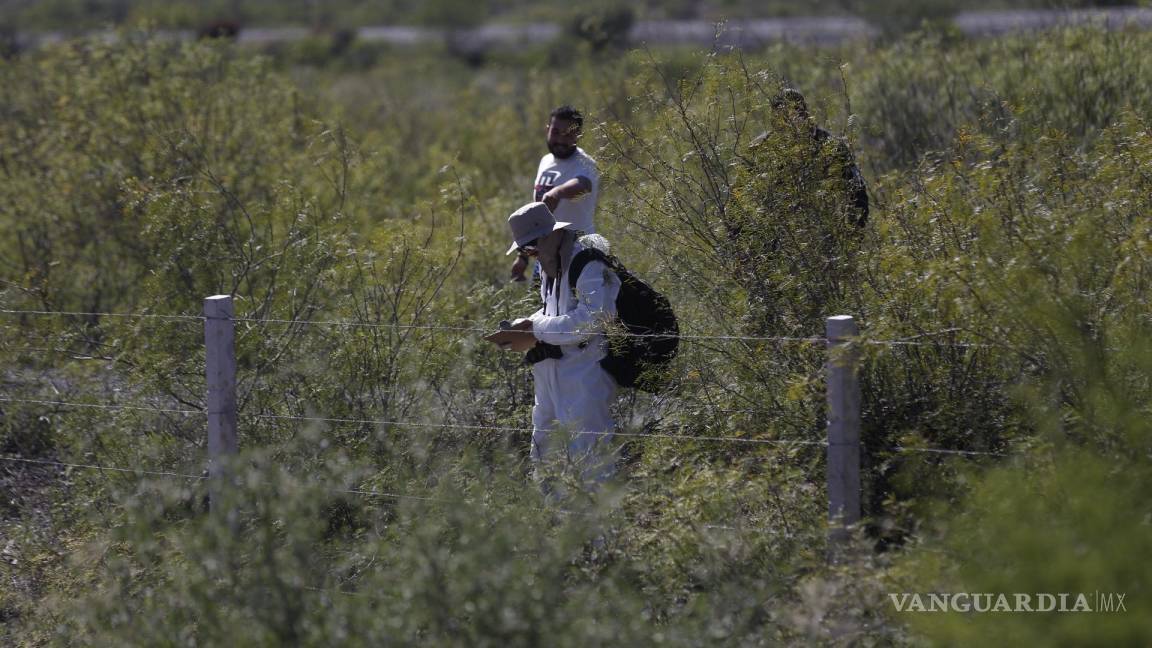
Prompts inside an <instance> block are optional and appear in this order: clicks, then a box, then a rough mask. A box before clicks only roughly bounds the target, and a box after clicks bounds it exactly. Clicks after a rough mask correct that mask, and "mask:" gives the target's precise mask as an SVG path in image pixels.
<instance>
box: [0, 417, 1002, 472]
mask: <svg viewBox="0 0 1152 648" xmlns="http://www.w3.org/2000/svg"><path fill="white" fill-rule="evenodd" d="M0 402H5V403H24V404H33V405H59V406H62V407H82V408H95V409H102V410H133V411H143V412H157V413H171V414H199V415H205V414H207V412H205V411H203V410H177V409H165V408H157V407H138V406H132V405H108V404H98V403H73V402H68V401H52V400H39V399H23V398H4V397H0ZM749 411H753V410H749ZM252 416H253V418H258V419H268V420H281V421H298V422H315V423H354V424H372V425H395V426H398V427H423V428H438V429H462V430H478V431H491V432H531V431H532V430H533V428H530V427H514V426H500V425H473V424H466V423H420V422H417V421H397V420H386V419H354V418H331V417H320V416H288V415H278V414H255V415H252ZM557 431H558V432H563V430H557ZM569 434H573V435H576V434H592V435H596V436H620V437H638V438H656V439H669V440H676V441H706V442H713V443H747V444H763V445H802V446H819V447H828V442H827V441H811V440H805V439H748V438H742V437H720V436H694V435H687V434H661V433H658V432H620V431H613V432H603V431H591V430H580V431H576V430H574V431H570V432H569ZM849 445H852V444H849ZM860 446H861V448H866V449H869V450H872V451H888V452H907V453H930V454H951V455H969V456H992V457H1006V456H1008V455H1007V454H1006V453H1003V452H991V451H982V450H952V449H948V448H916V447H906V446H891V447H869V446H866V445H865V444H860ZM365 494H368V493H365Z"/></svg>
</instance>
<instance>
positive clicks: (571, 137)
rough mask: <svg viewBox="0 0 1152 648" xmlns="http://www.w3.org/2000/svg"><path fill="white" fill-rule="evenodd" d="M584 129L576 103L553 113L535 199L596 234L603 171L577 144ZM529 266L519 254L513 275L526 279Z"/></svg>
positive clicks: (573, 226)
mask: <svg viewBox="0 0 1152 648" xmlns="http://www.w3.org/2000/svg"><path fill="white" fill-rule="evenodd" d="M583 131H584V116H583V115H582V114H580V111H579V110H576V109H575V108H573V107H572V106H560V107H559V108H556V109H555V110H553V111H552V114H551V115H549V117H548V130H547V140H546V142H547V144H548V153H547V155H545V156H544V157H542V158H540V164H539V165H538V166H537V167H536V180H535V182H534V183H533V185H532V200H533V201H539V202H542V203H544V204H545V205H548V209H550V210H552V214H553V216H555V217H556V220H558V221H562V222H565V223H571V226H570V228H571V229H573V230H575V231H577V232H583V233H585V234H594V233H595V232H596V223H595V221H594V217H595V215H596V200H597V198H598V197H599V193H600V171H599V170H598V169H597V168H596V160H594V159H592V157H591V156H590V155H588V154H587V153H586V152H585V151H584V149H582V148H580V147H579V146H577V142H579V141H580V136H581V134H582V133H583ZM527 267H528V257H526V256H524V255H518V256H517V258H516V262H515V263H513V264H512V278H513V279H514V280H516V281H522V280H524V279H526V276H525V274H524V273H525V270H526V269H527Z"/></svg>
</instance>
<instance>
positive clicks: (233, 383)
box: [0, 295, 1006, 546]
mask: <svg viewBox="0 0 1152 648" xmlns="http://www.w3.org/2000/svg"><path fill="white" fill-rule="evenodd" d="M0 314H7V315H19V316H22V317H29V316H34V317H35V316H43V317H87V318H100V317H107V318H123V319H155V320H162V321H184V322H189V323H197V324H201V323H202V324H203V326H204V347H205V377H206V386H207V389H206V401H205V404H206V406H205V407H204V408H203V409H188V408H184V409H181V408H170V407H158V406H141V405H133V404H122V403H87V402H75V401H70V400H59V399H37V398H11V397H4V396H0V403H12V404H25V405H41V406H53V407H65V408H87V409H95V410H105V411H137V412H153V413H158V414H167V415H181V416H185V417H189V416H203V417H205V418H206V428H207V457H206V464H207V469H206V470H205V471H204V474H201V475H195V474H189V473H179V472H173V471H165V470H158V469H151V468H126V467H122V466H109V465H102V464H97V463H81V462H63V461H50V460H44V459H36V458H28V457H22V456H16V455H10V454H6V455H0V461H6V462H11V463H23V464H27V465H41V466H53V467H57V468H67V469H72V470H88V471H98V472H109V473H118V474H136V475H140V476H151V477H163V478H170V479H183V480H197V481H206V482H207V486H208V491H209V507H210V508H213V506H214V503H215V502H218V501H220V499H221V493H220V491H219V489H220V488H222V487H223V486H224V484H226V483H227V482H226V480H225V479H224V477H225V476H226V475H225V473H224V465H225V464H226V458H227V457H228V456H230V455H233V454H235V453H236V452H237V451H238V449H239V448H238V435H237V432H238V430H237V420H238V412H237V396H236V389H237V384H238V381H237V365H236V356H235V339H236V338H235V328H236V325H237V324H238V323H239V324H290V325H294V326H323V327H341V328H377V329H380V328H389V329H397V330H429V331H442V332H453V333H466V334H471V333H490V332H491V331H490V330H489V329H487V328H483V327H481V326H479V325H476V324H474V323H471V322H468V323H462V324H456V325H439V324H401V323H370V322H354V321H339V320H289V319H275V318H249V317H236V316H235V313H234V311H233V302H232V298H231V297H230V296H227V295H217V296H213V297H209V298H206V299H205V300H204V310H203V314H200V315H194V314H177V315H170V314H156V313H104V312H80V311H50V310H13V309H0ZM952 332H954V331H941V332H933V333H925V334H922V335H917V336H912V337H908V338H901V339H896V340H870V339H866V338H861V337H860V334H859V329H858V327H857V324H856V321H855V320H854V318H852V317H850V316H833V317H829V318H827V320H826V327H825V335H824V336H822V337H821V336H814V337H783V336H740V335H708V334H706V333H698V332H686V333H682V334H680V335H678V336H676V337H678V338H679V339H680V340H683V341H687V342H701V343H704V342H744V343H771V344H800V345H810V346H813V347H818V348H823V349H824V350H825V353H826V361H825V364H824V368H823V375H824V380H825V386H826V389H825V394H826V401H827V402H826V408H827V414H828V416H827V425H826V437H825V438H824V439H819V440H816V439H766V438H751V437H732V436H715V435H699V434H671V433H667V432H656V431H646V432H625V431H613V432H604V431H571V432H569V433H570V434H592V435H598V436H616V437H624V438H630V437H635V438H645V439H653V440H664V441H669V442H676V443H685V442H691V443H723V444H736V445H747V446H757V445H759V446H764V445H775V446H801V447H804V446H807V447H819V448H824V450H825V453H826V475H825V480H826V492H827V498H828V522H829V526H828V529H829V532H828V537H829V541H830V546H836V545H838V544H841V543H842V542H843V541H844V540H845V539H846V538H847V537H848V533H849V529H850V528H851V527H852V526H853V525H856V524H858V523H859V522H860V521H861V514H862V511H861V475H860V471H861V455H862V453H865V452H872V453H875V452H894V453H902V454H932V455H954V456H961V457H970V458H971V457H1003V456H1005V455H1006V453H1003V452H994V451H977V450H959V449H951V448H931V447H919V446H902V445H895V446H888V447H865V446H864V445H863V444H862V442H861V438H860V428H861V402H860V385H859V380H858V374H859V369H860V362H861V353H860V351H861V346H863V345H880V346H888V347H902V346H926V347H929V346H931V347H936V346H940V345H941V344H944V345H945V346H954V347H959V348H966V349H967V348H994V347H995V345H992V344H973V343H955V342H951V343H941V342H937V341H931V340H925V338H932V337H935V336H938V335H943V334H949V333H952ZM620 335H622V336H634V337H670V336H664V335H659V334H653V335H647V334H636V333H620ZM724 412H725V413H733V414H747V415H751V416H755V415H758V414H764V413H766V412H764V411H763V410H756V409H747V410H737V409H726V410H724ZM253 418H255V419H258V420H266V421H272V422H278V421H279V422H283V421H292V422H298V423H329V424H331V423H336V424H360V425H374V426H396V427H414V428H422V429H440V430H446V429H453V430H461V431H466V432H497V433H525V432H531V431H532V428H530V427H517V426H499V425H477V424H465V423H449V422H445V423H433V422H418V421H411V420H402V419H373V418H342V417H323V416H292V415H276V414H255V415H253ZM339 492H344V493H348V494H356V495H362V496H372V497H380V498H391V499H397V500H400V499H410V500H415V501H441V500H440V498H435V497H431V496H428V495H423V494H413V493H396V492H390V491H377V490H371V489H343V490H340V491H339ZM713 526H717V525H713ZM719 526H720V527H724V525H719Z"/></svg>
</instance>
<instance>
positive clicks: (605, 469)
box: [508, 202, 620, 483]
mask: <svg viewBox="0 0 1152 648" xmlns="http://www.w3.org/2000/svg"><path fill="white" fill-rule="evenodd" d="M508 226H509V228H510V229H511V231H512V238H513V243H512V247H511V248H509V250H508V253H509V254H511V253H513V252H520V253H522V254H524V255H526V256H528V257H530V258H532V257H534V258H536V259H537V260H538V261H539V262H540V269H541V281H540V297H541V300H542V301H543V307H542V308H540V310H538V311H536V312H535V313H533V314H532V315H531V316H529V317H527V318H523V319H520V320H517V321H516V322H514V323H513V324H512V327H513V328H517V329H521V330H522V331H523V334H522V335H521V336H520V339H519V340H518V342H517V343H516V344H515V345H514V348H517V349H519V350H528V354H527V356H526V359H527V361H528V362H530V363H531V364H532V378H533V381H534V384H535V392H536V402H535V406H534V407H533V408H532V452H531V456H532V459H533V461H534V462H535V463H536V465H537V468H539V467H540V465H541V463H542V462H545V461H549V460H566V461H569V462H572V463H574V464H576V465H577V466H578V468H579V471H580V475H581V477H582V479H583V480H584V481H585V482H588V483H596V482H601V481H604V480H605V479H607V478H608V477H609V476H610V475H611V474H612V472H613V469H614V461H615V453H614V451H613V448H614V444H613V443H612V438H611V437H612V432H613V431H614V429H615V424H614V423H613V421H612V415H611V411H610V408H611V405H612V401H613V399H614V398H615V396H616V382H615V380H613V378H612V376H610V375H609V374H608V372H607V371H605V370H604V369H603V368H602V367H601V366H600V360H601V359H603V358H604V357H605V356H606V355H607V340H606V338H605V336H604V329H605V326H606V325H607V323H608V322H610V321H611V320H612V319H613V318H614V317H615V316H616V297H617V295H618V294H619V292H620V279H619V277H618V276H617V275H616V273H615V272H613V271H612V270H611V269H609V268H608V267H607V266H605V264H604V263H602V262H600V261H590V262H589V263H588V264H587V265H586V266H585V267H584V269H583V270H582V271H581V272H580V276H579V277H578V280H577V282H576V288H575V291H573V290H572V289H571V287H570V285H569V278H568V274H567V273H568V269H569V266H570V264H571V262H572V259H573V257H574V256H575V255H576V254H577V253H579V252H580V251H581V250H582V249H583V245H582V244H581V243H580V242H579V241H578V240H577V232H576V230H574V229H573V227H572V224H571V223H568V222H563V221H561V222H557V221H556V219H555V218H554V217H553V216H552V212H551V210H549V208H548V206H547V205H546V204H544V203H543V202H535V203H529V204H528V205H525V206H523V207H521V208H520V209H518V210H516V212H514V213H513V214H512V215H511V216H510V217H509V218H508Z"/></svg>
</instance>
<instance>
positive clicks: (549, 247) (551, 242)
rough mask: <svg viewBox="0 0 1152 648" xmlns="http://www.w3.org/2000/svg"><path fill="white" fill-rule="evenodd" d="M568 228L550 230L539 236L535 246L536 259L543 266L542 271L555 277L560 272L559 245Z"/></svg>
mask: <svg viewBox="0 0 1152 648" xmlns="http://www.w3.org/2000/svg"><path fill="white" fill-rule="evenodd" d="M567 231H568V230H562V229H558V230H552V232H551V233H549V234H548V235H546V236H541V237H540V241H539V243H538V244H537V246H536V259H537V260H538V261H540V265H541V266H543V267H544V272H547V273H548V275H549V276H551V277H555V276H556V275H558V274H560V246H561V245H562V244H563V243H564V235H565V233H566V232H567Z"/></svg>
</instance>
